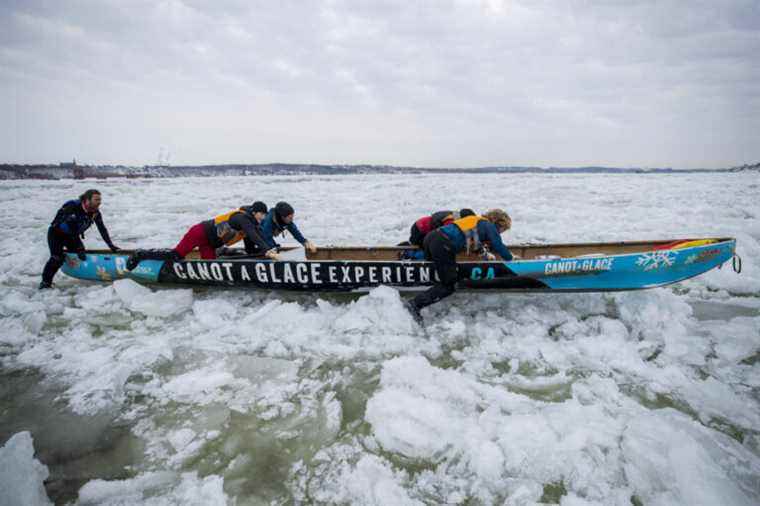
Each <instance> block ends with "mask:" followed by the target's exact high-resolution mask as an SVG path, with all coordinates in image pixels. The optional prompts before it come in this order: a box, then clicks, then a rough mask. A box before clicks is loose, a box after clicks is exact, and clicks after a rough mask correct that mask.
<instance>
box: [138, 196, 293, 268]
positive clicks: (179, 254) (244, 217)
mask: <svg viewBox="0 0 760 506" xmlns="http://www.w3.org/2000/svg"><path fill="white" fill-rule="evenodd" d="M266 214H267V206H266V204H264V203H263V202H254V203H253V205H250V206H243V207H241V208H239V209H234V210H232V211H230V212H227V213H224V214H220V215H219V216H216V217H214V218H212V219H210V220H206V221H202V222H200V223H197V224H195V225H193V226H192V227H190V229H189V230H188V231H187V233H185V235H184V237H182V239H181V240H180V241H179V243H178V244H177V245H176V246H175V247H174V248H173V249H144V250H137V251H136V252H135V253H134V254H132V255H131V256H130V257H129V259H128V260H127V270H130V271H131V270H133V269H134V268H135V267H137V266H138V265H139V264H140V262H141V261H142V260H172V261H177V260H182V259H183V258H185V257H186V256H187V254H188V253H190V252H191V251H193V250H194V249H195V248H198V251H199V253H200V255H201V258H202V259H203V260H213V259H215V258H216V252H217V250H218V249H219V248H223V247H226V246H231V245H233V244H235V243H237V242H240V241H244V244H245V251H246V253H248V254H249V255H264V256H266V257H267V258H271V259H272V260H279V256H278V255H277V250H276V249H274V248H270V247H269V245H268V244H267V243H266V242H265V241H264V240H263V239H262V237H261V231H260V230H259V224H260V223H261V221H262V220H263V219H264V217H265V216H266Z"/></svg>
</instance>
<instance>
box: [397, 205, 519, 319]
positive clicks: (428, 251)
mask: <svg viewBox="0 0 760 506" xmlns="http://www.w3.org/2000/svg"><path fill="white" fill-rule="evenodd" d="M510 228H512V219H511V218H510V217H509V215H508V214H507V213H505V212H504V211H502V210H501V209H491V210H490V211H488V212H487V213H485V214H484V215H483V216H478V215H473V216H467V217H465V218H460V219H458V220H456V221H454V222H453V223H450V224H448V225H444V226H442V227H441V228H439V229H437V230H434V231H432V232H430V233H429V234H428V235H426V236H425V241H424V242H423V249H424V250H425V259H426V260H428V261H431V262H433V263H434V264H435V269H436V273H437V274H438V281H437V282H436V283H435V284H434V285H433V286H432V287H431V288H430V289H428V290H427V291H425V292H423V293H421V294H419V295H417V296H416V297H415V298H414V299H413V300H412V301H411V302H408V303H407V308H408V309H409V311H410V312H411V313H412V316H413V317H414V319H415V320H417V322H418V323H421V322H422V316H421V315H420V310H421V309H422V308H424V307H426V306H429V305H430V304H434V303H435V302H438V301H439V300H441V299H444V298H446V297H448V296H449V295H451V294H452V293H454V291H455V290H456V283H457V280H458V278H459V273H458V269H457V260H456V256H457V253H462V252H465V251H467V252H473V253H475V252H477V253H480V252H482V251H484V249H483V245H484V244H486V245H487V246H488V247H489V249H490V251H493V252H496V253H498V255H499V256H500V257H501V258H502V259H503V260H505V261H509V260H512V253H511V252H510V251H509V249H508V248H507V247H506V246H505V245H504V243H503V242H502V240H501V234H503V233H504V232H506V231H507V230H509V229H510ZM485 255H486V258H487V259H488V260H495V259H496V257H495V256H494V254H493V253H490V252H486V253H485Z"/></svg>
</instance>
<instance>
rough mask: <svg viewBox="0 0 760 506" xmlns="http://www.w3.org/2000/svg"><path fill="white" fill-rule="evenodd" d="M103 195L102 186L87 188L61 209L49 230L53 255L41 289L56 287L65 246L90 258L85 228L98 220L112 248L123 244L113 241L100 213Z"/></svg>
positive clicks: (85, 257) (114, 248) (51, 253)
mask: <svg viewBox="0 0 760 506" xmlns="http://www.w3.org/2000/svg"><path fill="white" fill-rule="evenodd" d="M101 202H102V198H101V195H100V192H99V191H98V190H87V191H86V192H84V193H83V194H82V195H80V196H79V199H77V200H69V201H68V202H66V203H65V204H63V206H62V207H61V208H60V209H59V210H58V212H57V213H56V215H55V218H53V222H52V223H51V224H50V227H49V228H48V233H47V239H48V247H49V248H50V259H49V260H48V261H47V263H46V264H45V268H44V269H43V270H42V281H40V286H39V287H40V290H42V289H44V288H52V287H53V277H54V276H55V273H56V272H58V269H60V268H61V266H62V265H63V262H64V260H65V255H64V250H66V251H71V252H74V253H76V254H77V256H78V257H79V259H80V260H86V259H87V255H85V252H84V244H83V243H82V239H84V233H85V231H86V230H87V229H88V228H90V226H91V225H92V224H93V223H95V226H97V227H98V231H99V232H100V236H101V237H102V238H103V240H104V241H105V243H106V244H107V245H108V247H109V248H110V249H111V251H119V248H117V247H116V246H114V244H113V242H111V237H110V236H109V235H108V230H107V229H106V226H105V225H104V224H103V216H102V215H101V214H100V204H101Z"/></svg>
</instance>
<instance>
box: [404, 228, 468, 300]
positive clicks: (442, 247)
mask: <svg viewBox="0 0 760 506" xmlns="http://www.w3.org/2000/svg"><path fill="white" fill-rule="evenodd" d="M423 247H424V249H425V259H426V260H429V261H431V262H433V263H434V264H435V271H436V273H437V274H438V279H439V280H440V281H439V282H437V283H435V284H434V285H433V286H432V287H430V288H429V289H428V290H427V291H425V292H422V293H421V294H419V295H417V296H416V297H415V298H414V301H413V302H412V303H413V304H414V306H415V307H416V308H417V309H422V308H423V307H425V306H429V305H430V304H434V303H436V302H438V301H439V300H441V299H445V298H446V297H448V296H449V295H451V294H452V293H454V291H455V290H456V283H457V279H458V277H459V275H458V271H457V252H456V251H454V245H453V244H451V239H449V238H448V237H446V235H445V234H444V233H443V232H441V231H440V230H435V231H433V232H430V233H429V234H428V235H427V236H425V241H424V243H423Z"/></svg>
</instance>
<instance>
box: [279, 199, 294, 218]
mask: <svg viewBox="0 0 760 506" xmlns="http://www.w3.org/2000/svg"><path fill="white" fill-rule="evenodd" d="M274 212H275V213H276V214H277V217H278V218H279V219H283V218H285V217H286V216H290V215H291V214H293V213H295V210H294V209H293V206H291V205H290V204H288V203H287V202H278V203H277V205H276V206H274Z"/></svg>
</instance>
